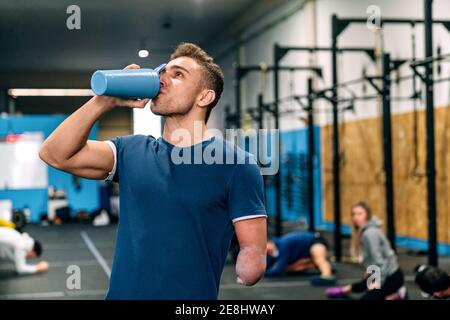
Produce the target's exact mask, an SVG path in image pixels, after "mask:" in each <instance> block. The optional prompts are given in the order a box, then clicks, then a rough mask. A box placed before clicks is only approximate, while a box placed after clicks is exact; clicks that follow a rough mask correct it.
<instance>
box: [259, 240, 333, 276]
mask: <svg viewBox="0 0 450 320" xmlns="http://www.w3.org/2000/svg"><path fill="white" fill-rule="evenodd" d="M316 268H318V269H319V271H320V276H318V277H317V276H316V277H312V278H311V279H310V280H311V284H312V285H332V284H334V283H335V282H336V280H335V278H334V276H333V274H332V268H331V264H330V262H329V260H328V244H327V242H326V240H325V239H324V238H323V237H322V236H321V235H320V233H315V232H305V231H293V232H290V233H288V234H285V235H283V236H282V237H280V238H277V237H273V238H272V239H271V240H269V241H268V242H267V270H266V274H265V276H266V277H274V276H279V275H282V274H284V273H285V272H302V271H306V270H311V269H316Z"/></svg>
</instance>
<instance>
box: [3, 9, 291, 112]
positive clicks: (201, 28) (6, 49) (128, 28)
mask: <svg viewBox="0 0 450 320" xmlns="http://www.w3.org/2000/svg"><path fill="white" fill-rule="evenodd" d="M286 1H287V0H259V1H252V0H178V1H176V0H165V1H150V0H128V1H119V0H95V1H92V0H91V1H88V0H77V1H73V0H1V1H0V88H1V87H3V88H5V87H6V88H88V86H89V79H90V76H91V74H92V72H93V71H94V70H97V69H112V68H122V67H124V66H125V65H127V64H129V63H138V64H140V65H142V66H144V67H153V66H156V65H158V64H160V63H162V62H164V61H166V60H167V57H168V55H169V54H170V52H171V51H172V50H173V48H174V47H175V46H176V45H177V44H178V43H179V42H181V41H191V42H195V43H199V44H200V45H206V46H207V45H208V43H209V41H210V40H211V39H213V38H214V37H215V35H216V34H218V33H219V32H226V30H234V32H236V29H237V28H236V26H239V25H242V24H243V23H242V21H245V22H246V23H251V22H252V21H249V19H248V16H252V15H253V21H254V20H255V19H257V18H258V16H255V12H259V13H260V16H261V15H262V14H264V13H267V11H270V10H271V9H273V7H274V6H275V5H279V4H281V3H283V2H286ZM73 4H76V5H78V7H79V8H80V12H81V29H80V30H69V29H68V28H67V25H66V21H67V19H68V18H69V17H70V16H71V14H70V13H67V12H66V11H67V8H68V7H69V6H70V5H73ZM245 16H247V17H245ZM246 18H247V19H246ZM141 46H145V47H146V49H148V50H149V51H150V55H149V57H147V58H144V59H143V58H139V57H138V55H137V52H138V50H139V49H140V47H141ZM22 101H27V104H28V105H29V104H30V103H37V104H39V102H38V101H37V100H36V101H35V102H32V101H31V100H30V99H22Z"/></svg>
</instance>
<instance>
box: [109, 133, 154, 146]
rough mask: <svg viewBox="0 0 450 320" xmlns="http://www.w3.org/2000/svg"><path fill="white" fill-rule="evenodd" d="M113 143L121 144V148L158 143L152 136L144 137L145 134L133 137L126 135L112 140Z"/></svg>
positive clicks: (133, 135)
mask: <svg viewBox="0 0 450 320" xmlns="http://www.w3.org/2000/svg"><path fill="white" fill-rule="evenodd" d="M110 141H112V142H113V143H115V144H116V146H117V145H118V144H120V146H128V145H135V144H140V143H147V142H152V141H156V139H155V137H153V136H151V135H143V134H132V135H125V136H117V137H115V138H113V139H111V140H110Z"/></svg>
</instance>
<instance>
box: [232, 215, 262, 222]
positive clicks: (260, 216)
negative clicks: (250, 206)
mask: <svg viewBox="0 0 450 320" xmlns="http://www.w3.org/2000/svg"><path fill="white" fill-rule="evenodd" d="M262 217H265V218H267V215H266V214H253V215H250V216H243V217H239V218H236V219H233V223H236V222H238V221H241V220H248V219H255V218H262Z"/></svg>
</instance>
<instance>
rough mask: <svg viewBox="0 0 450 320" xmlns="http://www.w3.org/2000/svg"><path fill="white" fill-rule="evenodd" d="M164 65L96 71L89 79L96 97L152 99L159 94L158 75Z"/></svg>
mask: <svg viewBox="0 0 450 320" xmlns="http://www.w3.org/2000/svg"><path fill="white" fill-rule="evenodd" d="M165 67H166V64H165V63H164V64H162V65H160V66H159V67H157V68H155V69H126V70H98V71H95V72H94V74H93V75H92V78H91V88H92V91H94V93H95V94H96V95H97V96H112V97H120V98H134V99H146V98H149V99H152V98H154V97H156V96H157V95H158V93H159V74H160V72H161V71H162V70H164V68H165Z"/></svg>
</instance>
